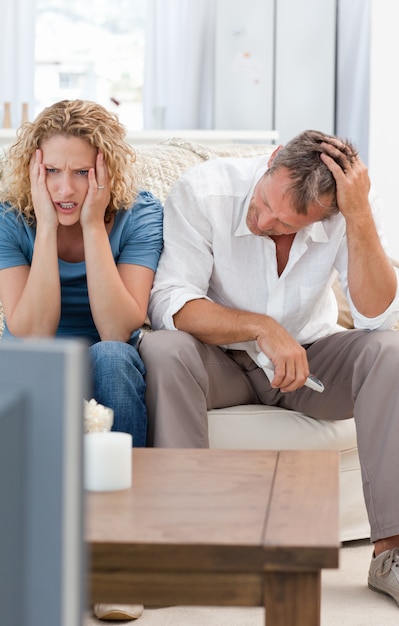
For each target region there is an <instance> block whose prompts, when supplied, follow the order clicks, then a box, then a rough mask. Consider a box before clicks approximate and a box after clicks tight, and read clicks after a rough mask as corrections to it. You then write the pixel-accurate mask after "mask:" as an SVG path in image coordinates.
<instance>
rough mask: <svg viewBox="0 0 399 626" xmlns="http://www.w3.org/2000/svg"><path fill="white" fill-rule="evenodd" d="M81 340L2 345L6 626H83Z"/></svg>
mask: <svg viewBox="0 0 399 626" xmlns="http://www.w3.org/2000/svg"><path fill="white" fill-rule="evenodd" d="M90 397H91V388H90V376H89V362H88V351H87V346H86V344H85V343H84V342H81V341H79V340H74V339H71V340H63V339H37V340H36V339H27V340H12V341H10V340H6V339H2V340H1V341H0V503H1V504H0V607H1V622H2V623H4V624H7V626H14V625H15V626H79V625H80V624H82V622H83V612H84V608H85V607H84V604H85V597H86V580H85V578H86V576H85V573H86V562H85V547H84V545H85V544H84V535H83V523H84V519H83V399H84V398H90Z"/></svg>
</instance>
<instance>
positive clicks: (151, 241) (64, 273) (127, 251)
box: [0, 191, 163, 343]
mask: <svg viewBox="0 0 399 626" xmlns="http://www.w3.org/2000/svg"><path fill="white" fill-rule="evenodd" d="M162 222H163V208H162V204H161V202H160V201H159V200H158V199H157V198H155V197H154V196H153V195H152V193H150V192H149V191H140V192H139V194H138V196H137V198H136V201H135V203H134V204H133V206H132V207H131V208H130V209H128V210H127V211H124V210H120V211H117V212H116V213H115V221H114V224H113V227H112V230H111V232H110V234H109V240H110V244H111V249H112V254H113V257H114V259H115V263H116V264H119V263H130V264H132V265H142V266H144V267H148V268H150V269H151V270H153V271H154V272H155V270H156V268H157V265H158V259H159V256H160V254H161V250H162V245H163V238H162ZM35 236H36V225H28V224H27V223H26V220H25V218H24V217H23V216H21V215H18V212H17V211H15V210H14V209H12V208H10V207H9V206H7V205H4V204H0V269H6V268H8V267H16V266H18V265H30V264H31V262H32V255H33V246H34V241H35ZM58 266H59V271H60V280H61V318H60V323H59V326H58V329H57V332H56V335H57V336H59V337H66V336H67V337H68V336H69V337H81V338H85V339H87V340H88V341H89V342H90V343H95V342H96V341H100V336H99V334H98V332H97V329H96V327H95V324H94V321H93V318H92V315H91V310H90V303H89V297H88V292H87V280H86V263H85V262H84V261H81V262H79V263H69V262H67V261H62V260H61V259H58ZM137 333H138V331H136V332H135V333H134V334H133V336H134V335H136V334H137ZM11 336H12V335H11V333H10V332H9V330H8V329H7V320H5V328H4V333H3V337H11Z"/></svg>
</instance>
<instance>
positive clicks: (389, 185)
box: [369, 0, 399, 259]
mask: <svg viewBox="0 0 399 626" xmlns="http://www.w3.org/2000/svg"><path fill="white" fill-rule="evenodd" d="M398 26H399V2H398V0H372V7H371V57H370V64H371V67H370V132H369V172H370V177H371V181H372V184H373V186H374V187H375V188H376V190H377V191H378V193H379V195H380V196H381V198H382V199H383V201H384V205H385V215H386V217H385V230H386V233H387V238H388V244H389V252H390V254H391V256H393V257H395V258H398V259H399V193H398V184H399V89H398V77H399V37H398Z"/></svg>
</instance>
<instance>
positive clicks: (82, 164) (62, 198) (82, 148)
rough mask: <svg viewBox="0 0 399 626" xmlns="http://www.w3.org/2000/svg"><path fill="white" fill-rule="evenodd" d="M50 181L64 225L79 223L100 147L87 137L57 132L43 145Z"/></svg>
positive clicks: (51, 193) (50, 188)
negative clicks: (93, 144)
mask: <svg viewBox="0 0 399 626" xmlns="http://www.w3.org/2000/svg"><path fill="white" fill-rule="evenodd" d="M41 150H42V154H43V161H42V162H43V165H44V167H45V170H46V184H47V189H48V191H49V194H50V197H51V200H52V202H53V204H54V208H55V210H56V211H57V215H58V220H59V223H60V224H63V225H65V226H71V225H73V224H76V223H77V222H79V219H80V212H81V209H82V206H83V203H84V200H85V198H86V195H87V190H88V186H89V183H88V178H87V177H88V172H89V169H90V168H95V166H96V156H97V150H96V148H94V147H93V146H91V145H90V144H89V143H88V142H87V141H85V140H84V139H80V138H79V137H65V136H63V135H55V136H54V137H51V138H50V139H47V140H46V141H44V142H43V143H42V145H41Z"/></svg>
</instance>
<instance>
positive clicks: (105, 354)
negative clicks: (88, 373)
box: [89, 341, 145, 376]
mask: <svg viewBox="0 0 399 626" xmlns="http://www.w3.org/2000/svg"><path fill="white" fill-rule="evenodd" d="M89 352H90V356H91V361H92V364H93V367H95V368H97V369H101V370H102V371H104V372H106V371H109V372H112V371H118V370H119V371H124V372H129V371H130V370H138V372H139V373H140V374H141V375H142V376H144V374H145V367H144V363H143V361H142V359H141V357H140V355H139V353H138V351H137V350H136V348H134V347H133V346H132V345H130V344H129V343H124V342H122V341H99V342H98V343H95V344H93V345H92V346H90V348H89Z"/></svg>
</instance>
